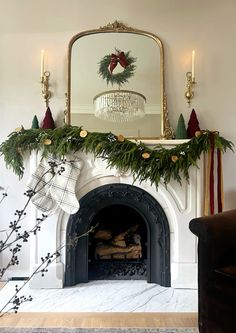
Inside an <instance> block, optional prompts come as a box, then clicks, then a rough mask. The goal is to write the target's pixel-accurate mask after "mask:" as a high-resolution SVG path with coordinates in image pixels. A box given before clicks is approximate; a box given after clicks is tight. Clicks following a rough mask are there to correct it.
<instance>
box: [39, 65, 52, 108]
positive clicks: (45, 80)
mask: <svg viewBox="0 0 236 333" xmlns="http://www.w3.org/2000/svg"><path fill="white" fill-rule="evenodd" d="M49 77H50V72H49V71H45V72H44V73H43V76H42V77H41V84H42V96H43V98H44V100H45V104H46V107H48V105H49V100H50V98H51V97H52V93H51V91H50V90H49Z"/></svg>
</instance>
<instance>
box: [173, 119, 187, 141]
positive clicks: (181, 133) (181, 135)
mask: <svg viewBox="0 0 236 333" xmlns="http://www.w3.org/2000/svg"><path fill="white" fill-rule="evenodd" d="M175 138H176V139H187V130H186V125H185V121H184V117H183V115H182V113H181V114H180V116H179V120H178V124H177V128H176V131H175Z"/></svg>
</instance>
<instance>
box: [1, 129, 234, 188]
mask: <svg viewBox="0 0 236 333" xmlns="http://www.w3.org/2000/svg"><path fill="white" fill-rule="evenodd" d="M213 141H214V147H215V148H216V149H219V150H220V151H222V152H225V151H226V150H227V149H230V150H233V143H232V142H231V141H228V140H226V139H224V138H223V137H222V136H220V135H219V132H211V131H208V130H205V131H201V132H197V133H196V136H195V137H193V138H192V139H190V140H189V141H187V142H185V143H183V144H179V145H176V146H175V147H173V148H171V149H166V148H164V147H163V146H162V145H161V144H159V145H157V146H156V147H154V148H153V149H152V148H150V147H148V146H147V145H145V144H144V143H143V142H141V141H138V140H136V141H130V140H128V139H125V138H124V137H123V136H122V135H118V136H116V135H115V134H113V133H98V132H88V131H86V130H83V128H82V127H77V126H68V125H66V126H63V127H60V128H56V129H53V130H52V129H27V130H25V129H24V128H22V127H21V128H20V129H18V130H16V131H15V132H13V133H11V134H10V135H9V136H8V138H7V140H6V141H4V142H3V143H2V144H1V145H0V154H1V155H3V156H4V160H5V163H6V166H7V167H8V168H11V169H12V170H13V171H14V172H15V173H16V174H17V175H18V176H19V178H21V177H22V176H23V174H24V156H25V154H26V153H31V152H32V151H41V152H42V157H47V156H48V154H53V155H55V156H56V157H59V158H61V157H64V156H65V155H67V154H73V153H76V152H79V151H84V152H86V153H93V154H94V156H95V157H100V158H102V159H104V160H106V161H107V163H108V167H116V168H117V169H119V170H120V171H123V172H125V171H127V170H130V171H131V172H132V175H133V177H134V180H139V181H140V182H143V181H146V180H150V181H151V183H152V184H155V185H156V187H158V184H159V182H160V180H161V179H162V180H163V182H164V183H165V184H167V183H168V182H169V181H170V180H171V179H172V178H173V179H175V180H177V181H178V182H179V183H181V180H182V177H184V178H185V179H186V180H187V181H188V180H189V168H190V167H191V166H193V165H194V166H197V160H198V159H199V158H200V156H201V154H202V153H203V152H207V151H209V150H210V149H211V145H212V142H213Z"/></svg>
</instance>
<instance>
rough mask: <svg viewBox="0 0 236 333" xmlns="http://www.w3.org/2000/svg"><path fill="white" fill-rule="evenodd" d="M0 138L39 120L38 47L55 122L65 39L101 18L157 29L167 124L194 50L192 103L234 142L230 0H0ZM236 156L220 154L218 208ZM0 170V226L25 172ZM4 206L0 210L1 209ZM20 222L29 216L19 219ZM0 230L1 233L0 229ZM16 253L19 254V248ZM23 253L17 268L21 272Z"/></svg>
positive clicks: (231, 189) (17, 204)
mask: <svg viewBox="0 0 236 333" xmlns="http://www.w3.org/2000/svg"><path fill="white" fill-rule="evenodd" d="M0 8H1V10H0V115H1V118H0V142H2V141H3V140H5V138H6V136H7V135H8V133H10V132H11V131H12V130H14V129H15V128H16V127H18V126H19V125H21V124H22V125H23V126H24V127H25V128H29V127H30V126H31V122H32V119H33V116H34V115H35V114H36V115H37V117H38V118H39V120H42V118H43V116H44V112H45V106H44V102H43V99H42V97H41V92H40V91H41V87H40V84H39V76H40V50H41V49H42V48H43V49H45V50H46V51H47V54H48V60H47V69H48V70H50V72H51V84H52V86H51V89H52V91H53V94H54V96H53V98H52V100H51V103H50V106H51V110H52V113H53V116H54V119H55V120H56V122H57V123H58V125H60V124H61V121H60V119H61V118H62V116H63V109H64V105H65V99H64V93H65V92H66V84H67V81H66V79H67V78H66V60H67V44H68V42H69V40H70V38H71V37H72V36H73V35H74V34H76V33H77V32H80V31H84V30H88V29H92V28H98V27H99V26H104V25H106V24H107V23H108V22H113V21H115V20H120V21H122V22H123V23H125V24H127V25H129V26H132V27H136V28H139V29H143V30H147V31H150V32H153V33H155V34H157V35H158V36H159V37H160V39H161V40H162V41H163V43H164V52H165V79H166V92H167V96H168V109H169V116H170V120H171V125H172V126H173V127H174V128H175V127H176V123H177V120H178V117H179V115H180V113H183V115H184V117H185V120H186V122H187V121H188V119H189V115H190V111H191V109H189V108H188V107H187V105H186V101H185V98H184V92H185V88H186V77H185V73H186V71H189V70H190V60H191V50H192V49H195V50H196V80H197V85H196V87H195V98H194V100H193V103H192V107H194V108H195V110H196V112H197V115H198V119H199V121H200V126H201V128H203V129H204V128H208V129H210V130H219V131H220V133H221V135H223V136H224V137H225V138H227V139H229V140H232V141H233V142H236V130H235V123H236V112H235V111H236V110H235V109H236V106H235V100H234V96H235V86H236V84H235V76H236V75H235V74H236V66H235V64H236V61H235V59H236V46H235V42H234V37H235V33H236V21H235V11H236V2H235V1H234V0H226V1H216V0H207V1H204V0H198V1H196V0H178V1H175V0H145V1H141V0H120V1H119V2H116V3H112V2H111V1H108V0H100V1H93V0H84V1H82V0H77V1H76V0H69V1H68V0H50V1H46V0H41V1H38V0H21V1H19V0H9V1H7V2H6V1H5V0H0ZM235 167H236V157H235V155H234V154H233V153H231V152H227V153H226V154H225V155H224V176H225V177H224V184H225V209H231V208H235V202H236V174H235V172H234V170H235ZM28 176H29V174H28V172H27V169H26V172H25V176H24V178H23V179H22V180H21V181H20V182H19V181H18V178H17V177H16V176H15V175H14V174H13V173H12V172H11V171H9V170H6V169H5V164H4V162H3V159H2V158H1V159H0V185H1V186H3V187H6V188H7V189H8V193H9V198H8V199H7V202H5V204H4V205H3V206H1V209H0V210H1V215H0V216H1V221H0V223H1V226H0V229H2V228H3V227H5V226H6V225H7V224H8V223H9V221H10V219H12V216H13V210H14V209H21V208H22V206H23V203H24V201H25V198H24V196H23V192H24V189H25V184H26V182H27V179H28ZM3 208H4V209H3ZM25 223H29V221H27V219H26V222H25ZM0 237H1V236H0ZM23 255H24V256H25V255H26V257H27V249H25V251H24V253H23ZM27 269H28V262H27V259H24V260H23V261H22V264H21V266H20V267H19V268H18V270H19V274H22V275H27Z"/></svg>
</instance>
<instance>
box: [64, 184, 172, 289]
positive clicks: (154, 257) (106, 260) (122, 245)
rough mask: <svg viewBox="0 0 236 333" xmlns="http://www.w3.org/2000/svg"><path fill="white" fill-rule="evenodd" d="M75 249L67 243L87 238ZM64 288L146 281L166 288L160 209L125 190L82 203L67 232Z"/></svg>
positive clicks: (103, 192)
mask: <svg viewBox="0 0 236 333" xmlns="http://www.w3.org/2000/svg"><path fill="white" fill-rule="evenodd" d="M93 226H96V228H95V231H94V232H93V233H90V234H89V235H88V236H85V237H81V238H80V239H79V240H78V242H77V243H76V245H75V246H72V245H71V244H72V242H71V240H73V239H74V238H75V237H76V236H77V235H81V234H84V233H86V232H87V231H88V230H89V229H90V228H91V227H93ZM66 241H67V249H66V271H65V284H66V285H67V286H71V285H75V284H77V283H81V282H88V281H89V280H97V279H145V280H147V282H151V283H158V284H160V285H162V286H166V287H168V286H170V232H169V225H168V221H167V218H166V215H165V213H164V211H163V209H162V207H161V206H160V204H159V203H158V202H157V201H156V200H155V199H154V198H153V197H152V196H151V195H150V194H148V193H147V192H146V191H144V190H142V189H140V188H138V187H136V186H132V185H127V184H109V185H104V186H100V187H97V188H95V189H94V190H92V191H90V192H89V193H87V194H86V195H85V196H84V197H83V198H81V200H80V209H79V211H78V212H77V213H76V214H74V215H71V216H70V218H69V221H68V225H67V232H66Z"/></svg>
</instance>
